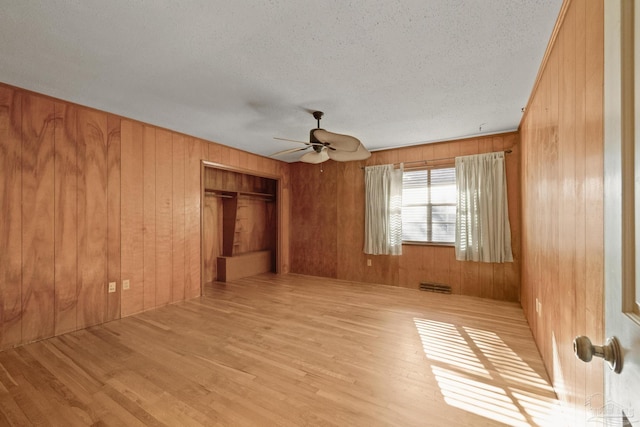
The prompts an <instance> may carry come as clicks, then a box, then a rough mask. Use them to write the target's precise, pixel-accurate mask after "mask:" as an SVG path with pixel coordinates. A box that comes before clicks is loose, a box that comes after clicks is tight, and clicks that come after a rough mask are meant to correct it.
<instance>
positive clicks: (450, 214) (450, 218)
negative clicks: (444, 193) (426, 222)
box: [431, 205, 456, 243]
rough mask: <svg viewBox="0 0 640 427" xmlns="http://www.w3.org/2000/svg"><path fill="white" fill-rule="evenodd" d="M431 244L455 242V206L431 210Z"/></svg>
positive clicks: (438, 207) (444, 206)
mask: <svg viewBox="0 0 640 427" xmlns="http://www.w3.org/2000/svg"><path fill="white" fill-rule="evenodd" d="M431 222H432V233H433V235H432V238H431V240H432V241H433V242H450V243H453V242H454V241H455V232H456V207H455V205H443V206H433V207H432V208H431Z"/></svg>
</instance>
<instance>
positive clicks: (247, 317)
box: [0, 274, 556, 427]
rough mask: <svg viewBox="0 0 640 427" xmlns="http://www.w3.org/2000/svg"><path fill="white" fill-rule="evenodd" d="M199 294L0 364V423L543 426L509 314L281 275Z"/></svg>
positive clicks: (525, 346)
mask: <svg viewBox="0 0 640 427" xmlns="http://www.w3.org/2000/svg"><path fill="white" fill-rule="evenodd" d="M204 290H205V294H204V296H203V297H201V298H195V299H191V300H188V301H183V302H179V303H176V304H172V305H167V306H163V307H161V308H159V309H156V310H151V311H146V312H143V313H139V314H137V315H133V316H130V317H127V318H123V319H121V320H119V321H117V322H109V323H106V324H103V325H98V326H94V327H91V328H89V329H85V330H80V331H76V332H72V333H69V334H66V335H63V336H59V337H54V338H51V339H49V340H46V341H41V342H38V343H33V344H29V345H26V346H23V347H22V348H19V349H16V350H8V351H5V352H3V353H0V390H2V388H4V389H6V392H4V390H2V391H3V393H0V422H2V421H5V420H8V423H9V424H8V425H20V422H21V421H24V418H25V417H31V418H29V422H31V423H34V422H36V423H37V422H42V423H46V421H48V420H52V421H51V422H52V423H55V422H59V421H60V420H61V419H63V418H64V417H66V416H69V417H71V418H70V419H71V420H72V423H68V424H67V425H132V426H135V425H139V426H141V425H152V426H164V425H167V426H172V425H195V426H199V425H202V426H210V425H224V426H266V425H280V426H292V427H293V426H300V425H313V426H345V425H349V426H398V425H402V426H422V425H452V422H453V421H452V420H455V423H454V424H455V425H461V426H497V425H504V424H508V425H520V426H526V425H550V426H551V425H555V424H554V422H555V420H553V419H552V418H551V415H552V414H553V413H554V411H555V408H556V406H555V405H556V400H555V394H554V392H553V390H552V388H551V386H550V385H549V379H548V376H547V374H546V372H545V370H544V367H543V364H542V362H541V360H540V355H539V353H538V351H537V349H536V346H535V344H534V342H533V339H532V336H531V332H530V330H529V329H528V325H527V322H526V321H525V319H524V316H523V312H522V309H521V308H520V307H519V306H518V304H517V303H509V302H500V301H495V300H484V299H479V298H473V297H466V296H459V295H443V294H434V293H428V292H420V291H417V290H415V289H404V288H398V287H388V286H381V285H371V284H363V283H357V282H347V281H339V280H332V279H326V278H319V277H308V276H299V275H292V274H291V275H274V274H263V275H259V276H255V277H250V278H245V279H241V280H237V281H234V282H227V283H218V282H213V283H209V284H207V285H206V286H205V289H204ZM45 414H47V415H49V414H53V415H52V416H51V417H45ZM73 423H75V424H73Z"/></svg>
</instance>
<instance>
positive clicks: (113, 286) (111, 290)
mask: <svg viewBox="0 0 640 427" xmlns="http://www.w3.org/2000/svg"><path fill="white" fill-rule="evenodd" d="M115 291H116V282H109V293H110V294H112V293H114V292H115Z"/></svg>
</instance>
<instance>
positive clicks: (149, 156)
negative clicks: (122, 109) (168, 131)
mask: <svg viewBox="0 0 640 427" xmlns="http://www.w3.org/2000/svg"><path fill="white" fill-rule="evenodd" d="M142 139H143V143H142V144H143V156H144V158H143V165H142V166H143V182H144V188H143V192H144V194H143V209H144V213H143V216H144V218H143V241H144V243H143V244H144V249H143V257H144V260H143V262H144V267H143V270H142V273H143V280H144V298H143V300H144V302H143V307H144V310H149V309H152V308H154V307H155V306H156V277H157V274H156V129H155V128H154V127H151V126H143V129H142Z"/></svg>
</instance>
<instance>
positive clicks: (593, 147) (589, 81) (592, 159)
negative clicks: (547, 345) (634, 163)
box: [581, 0, 605, 396]
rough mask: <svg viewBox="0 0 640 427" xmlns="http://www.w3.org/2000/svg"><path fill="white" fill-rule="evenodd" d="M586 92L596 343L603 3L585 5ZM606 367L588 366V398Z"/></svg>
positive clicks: (588, 310) (590, 294)
mask: <svg viewBox="0 0 640 427" xmlns="http://www.w3.org/2000/svg"><path fill="white" fill-rule="evenodd" d="M586 3H587V8H586V12H585V13H586V16H585V19H586V23H585V24H584V26H583V27H582V28H581V31H585V30H587V29H588V30H587V31H586V35H585V44H586V46H585V51H586V52H587V55H586V89H585V103H586V108H585V143H586V144H585V159H586V163H585V173H586V176H585V182H586V183H587V185H586V188H585V202H586V205H587V207H588V209H587V210H586V218H585V222H586V230H587V234H586V236H587V239H586V249H585V250H586V259H587V260H588V263H587V265H586V267H587V270H586V273H585V276H586V282H585V284H586V289H585V292H586V295H587V301H586V304H585V319H586V325H585V329H586V335H587V336H589V337H592V338H591V339H593V340H594V342H604V340H605V335H604V320H603V318H602V313H604V279H603V276H604V243H603V242H604V240H603V239H604V204H603V198H604V196H603V193H604V179H603V177H604V161H603V158H604V155H603V140H604V137H603V135H604V119H603V116H604V113H603V112H602V111H603V107H602V105H603V104H604V92H603V89H602V87H603V83H602V82H603V81H604V48H603V44H604V42H603V40H604V21H603V16H604V1H603V0H598V1H593V2H590V1H589V2H586ZM603 369H604V364H597V363H590V364H588V366H587V367H586V376H585V378H587V381H586V384H585V385H586V391H585V396H593V395H595V394H597V393H600V392H601V391H602V388H603V385H602V380H601V379H602V378H603Z"/></svg>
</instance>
